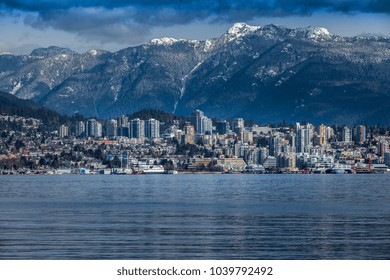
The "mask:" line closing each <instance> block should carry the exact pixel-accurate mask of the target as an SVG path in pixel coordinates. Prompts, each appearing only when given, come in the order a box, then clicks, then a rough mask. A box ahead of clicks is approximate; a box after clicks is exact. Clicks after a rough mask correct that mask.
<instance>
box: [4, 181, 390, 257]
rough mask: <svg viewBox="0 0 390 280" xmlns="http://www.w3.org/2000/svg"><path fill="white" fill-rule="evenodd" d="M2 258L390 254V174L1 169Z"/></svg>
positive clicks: (349, 255)
mask: <svg viewBox="0 0 390 280" xmlns="http://www.w3.org/2000/svg"><path fill="white" fill-rule="evenodd" d="M0 259H44V260H47V259H353V260H356V259H390V175H386V174H383V175H381V174H370V175H328V174H326V175H271V174H269V175H265V174H258V175H256V174H254V175H222V174H221V175H215V174H213V175H139V176H114V175H91V176H79V175H62V176H0Z"/></svg>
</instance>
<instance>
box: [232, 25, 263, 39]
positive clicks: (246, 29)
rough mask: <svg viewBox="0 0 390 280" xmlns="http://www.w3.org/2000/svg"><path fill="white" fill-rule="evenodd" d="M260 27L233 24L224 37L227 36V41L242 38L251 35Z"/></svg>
mask: <svg viewBox="0 0 390 280" xmlns="http://www.w3.org/2000/svg"><path fill="white" fill-rule="evenodd" d="M260 28H261V27H260V26H253V25H249V24H246V23H242V22H239V23H235V24H234V25H233V26H232V27H230V28H229V30H228V31H227V32H226V34H225V35H226V36H228V38H229V41H231V40H234V39H237V38H240V37H243V36H245V35H247V34H250V33H253V32H255V31H257V30H259V29H260Z"/></svg>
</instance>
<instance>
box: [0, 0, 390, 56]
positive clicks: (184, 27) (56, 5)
mask: <svg viewBox="0 0 390 280" xmlns="http://www.w3.org/2000/svg"><path fill="white" fill-rule="evenodd" d="M0 15H1V17H0V23H1V25H2V35H3V36H2V38H1V39H0V53H1V52H11V53H14V54H27V53H29V52H31V51H32V50H33V49H35V48H38V47H48V46H51V45H58V46H62V47H69V48H72V49H74V50H76V51H79V52H84V51H87V50H89V49H104V50H108V51H117V50H119V49H123V48H126V47H129V46H134V45H139V44H143V43H147V42H148V41H150V40H151V39H153V38H160V37H174V38H183V39H198V40H204V39H207V38H212V37H219V36H221V34H223V33H224V32H225V31H226V30H227V29H228V28H229V27H230V26H231V25H232V24H233V23H235V22H247V23H248V24H252V25H265V24H270V23H273V24H278V25H284V26H287V27H291V28H297V27H306V26H309V25H312V26H322V27H325V28H327V29H329V31H330V32H332V33H334V34H337V35H342V36H356V35H360V34H380V35H384V36H390V31H389V29H388V26H389V25H390V4H389V3H388V2H387V1H369V0H368V1H364V0H361V1H353V2H351V1H329V0H323V1H316V2H315V3H313V1H282V0H278V1H262V0H260V1H241V0H235V1H215V2H212V3H210V2H209V1H192V0H190V1H174V0H171V1H136V0H132V1H103V0H100V1H61V2H51V1H25V0H24V1H0Z"/></svg>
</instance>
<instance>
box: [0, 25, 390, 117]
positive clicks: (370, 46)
mask: <svg viewBox="0 0 390 280" xmlns="http://www.w3.org/2000/svg"><path fill="white" fill-rule="evenodd" d="M0 90H3V91H7V92H11V93H12V94H14V95H15V96H17V97H21V98H24V99H33V100H35V101H38V102H39V103H41V104H43V105H45V106H47V107H49V108H51V109H54V110H56V111H58V112H60V113H66V114H73V113H75V112H79V113H81V114H84V115H87V116H99V117H115V116H118V115H121V114H130V113H133V112H136V111H139V110H141V109H145V108H147V109H148V108H153V109H159V110H163V111H166V112H175V113H178V114H183V115H189V114H190V112H191V111H193V110H195V109H201V110H203V111H204V112H205V114H206V115H208V116H211V117H220V118H230V117H244V118H251V119H255V120H258V121H260V122H279V121H282V120H286V121H290V122H293V121H302V120H309V121H312V122H325V123H333V122H334V123H339V124H343V123H346V124H349V123H358V122H361V123H381V124H390V110H389V108H390V98H389V97H390V39H388V38H381V37H369V38H368V37H354V38H345V37H340V36H336V35H333V34H331V33H329V32H328V31H327V30H326V29H324V28H319V27H309V28H301V29H289V28H285V27H280V26H275V25H266V26H262V27H258V26H249V25H247V24H242V23H240V24H235V25H234V26H232V27H231V28H230V29H229V30H228V31H227V32H226V33H225V34H223V35H222V36H221V37H220V38H215V39H209V40H206V41H196V40H177V39H173V38H161V39H154V40H152V41H151V42H150V43H148V44H145V45H141V46H137V47H130V48H127V49H124V50H121V51H118V52H115V53H110V52H106V51H98V50H91V51H89V52H87V53H83V54H79V53H76V52H73V51H71V50H69V49H63V48H58V47H50V48H47V49H38V50H35V51H33V52H32V53H31V54H30V55H25V56H14V55H11V54H2V55H0Z"/></svg>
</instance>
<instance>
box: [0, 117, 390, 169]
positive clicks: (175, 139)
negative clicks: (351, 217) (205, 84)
mask: <svg viewBox="0 0 390 280" xmlns="http://www.w3.org/2000/svg"><path fill="white" fill-rule="evenodd" d="M10 133H11V132H10V131H3V132H2V135H3V136H4V137H3V138H2V140H1V141H2V142H0V168H1V159H5V158H7V157H8V158H9V157H10V156H13V157H15V156H17V155H19V157H20V156H22V155H23V156H30V157H33V156H34V155H35V156H36V157H35V158H34V157H33V160H35V162H37V161H38V160H40V157H43V156H44V157H47V154H48V153H49V154H50V153H51V152H54V153H55V155H56V156H57V157H59V162H60V165H61V162H62V161H61V156H62V155H64V154H66V155H69V154H71V155H73V156H75V157H71V160H70V161H69V160H68V161H67V163H66V164H63V165H66V166H65V167H68V168H72V167H75V166H78V167H79V166H83V167H88V166H95V168H97V167H99V168H105V167H107V168H113V167H118V158H119V159H120V163H121V165H123V154H124V153H125V154H127V155H128V158H127V162H128V161H129V158H130V162H131V163H132V164H135V163H136V162H140V161H144V162H148V163H149V162H151V163H155V164H158V165H164V164H167V163H169V168H170V169H172V168H174V169H179V170H182V171H190V172H193V171H218V172H219V171H223V172H318V173H325V172H329V171H333V170H335V171H337V172H338V171H342V172H359V171H361V172H374V171H375V172H379V171H380V172H384V171H388V167H389V166H390V149H389V143H390V132H389V130H388V129H385V128H380V127H377V126H373V127H369V128H367V127H366V126H364V125H356V126H355V127H348V126H341V127H339V126H332V127H331V126H327V125H323V124H322V125H313V124H310V123H296V124H295V125H291V126H286V127H269V126H258V125H251V126H245V122H244V119H242V118H235V119H232V120H213V119H211V118H209V117H207V116H206V115H205V114H204V112H202V111H200V110H196V111H194V112H193V113H192V115H191V117H190V119H189V120H188V122H181V123H180V122H179V121H173V122H172V123H162V122H160V121H159V120H157V119H153V118H151V119H147V120H142V119H139V118H135V119H129V118H128V117H127V116H122V117H118V118H116V119H110V120H107V121H104V122H102V121H98V120H96V119H89V120H87V121H79V122H77V123H75V124H72V125H70V126H66V125H61V126H60V127H59V128H58V131H56V132H53V133H51V135H50V137H47V136H46V138H45V140H44V141H43V140H42V139H40V138H39V136H40V137H42V135H39V134H37V133H35V134H34V133H31V132H30V133H28V134H29V137H30V138H27V137H25V138H24V139H23V136H21V137H22V139H23V140H24V144H25V145H23V146H22V147H18V149H15V147H14V149H13V150H12V149H9V147H10V146H11V147H12V143H11V145H4V143H5V142H6V141H8V142H10V140H9V139H8V140H6V139H7V138H8V137H9V136H10ZM37 142H41V144H40V145H37ZM30 143H32V144H31V145H30ZM53 143H55V145H54V144H53ZM48 144H49V145H48ZM50 144H51V145H52V147H54V146H55V150H54V149H50ZM61 145H62V146H61ZM19 146H20V145H19ZM43 146H44V147H45V148H46V150H45V151H42V150H41V151H40V150H39V148H38V147H43ZM6 147H8V150H7V149H6ZM32 147H33V148H32ZM61 147H62V148H61ZM75 147H78V148H77V150H76V148H75ZM80 147H81V148H82V149H80ZM86 151H88V152H86ZM68 159H69V158H68ZM114 159H116V162H115V161H114ZM165 167H166V168H167V165H166V166H165ZM3 169H4V168H3Z"/></svg>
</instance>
